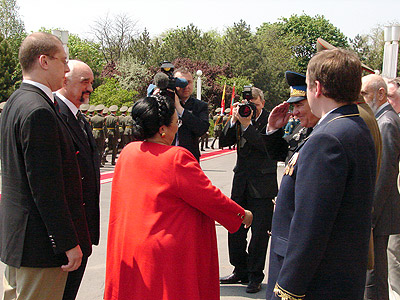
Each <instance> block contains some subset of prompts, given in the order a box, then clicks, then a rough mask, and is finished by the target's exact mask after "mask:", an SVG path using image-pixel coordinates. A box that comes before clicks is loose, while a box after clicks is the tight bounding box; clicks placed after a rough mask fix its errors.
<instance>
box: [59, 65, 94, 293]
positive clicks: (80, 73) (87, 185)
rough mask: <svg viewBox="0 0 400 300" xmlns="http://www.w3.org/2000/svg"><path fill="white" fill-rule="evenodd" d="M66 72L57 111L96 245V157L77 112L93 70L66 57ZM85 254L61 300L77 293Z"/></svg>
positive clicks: (86, 127)
mask: <svg viewBox="0 0 400 300" xmlns="http://www.w3.org/2000/svg"><path fill="white" fill-rule="evenodd" d="M68 66H69V69H70V71H69V72H68V73H67V74H65V79H64V83H63V87H62V88H61V89H60V90H58V91H57V92H56V95H55V99H56V100H57V103H58V105H59V107H60V113H61V116H62V118H63V119H64V121H65V122H66V123H67V125H68V127H69V129H70V131H71V133H72V136H73V138H74V140H75V142H76V145H77V152H78V155H77V157H78V164H79V169H80V173H81V178H82V192H83V201H84V205H85V214H86V220H87V224H88V228H89V233H90V239H91V241H92V244H94V245H98V244H99V236H100V209H99V196H100V160H99V153H98V151H97V147H96V141H95V140H94V138H93V134H92V130H91V128H90V125H89V123H88V122H87V121H86V119H85V118H84V117H83V115H82V113H81V112H80V111H79V106H80V105H81V104H82V103H88V102H89V96H90V94H91V92H92V91H93V87H92V84H93V79H94V78H93V72H92V70H91V69H90V67H89V66H88V65H87V64H85V63H84V62H81V61H77V60H70V61H69V62H68ZM87 259H88V257H87V256H85V255H84V256H83V258H82V264H81V266H80V267H79V269H78V270H76V271H74V272H70V273H69V274H68V279H67V284H66V286H65V290H64V296H63V300H70V299H71V300H73V299H75V297H76V294H77V293H78V289H79V285H80V283H81V281H82V277H83V273H84V271H85V268H86V263H87Z"/></svg>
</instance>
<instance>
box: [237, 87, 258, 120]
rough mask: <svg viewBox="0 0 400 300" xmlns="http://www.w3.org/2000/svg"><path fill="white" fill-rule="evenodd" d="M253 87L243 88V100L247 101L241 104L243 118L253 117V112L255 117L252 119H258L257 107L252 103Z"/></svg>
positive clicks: (240, 112)
mask: <svg viewBox="0 0 400 300" xmlns="http://www.w3.org/2000/svg"><path fill="white" fill-rule="evenodd" d="M251 89H252V86H251V85H245V86H244V87H243V92H242V96H243V99H244V100H246V101H245V102H243V103H239V105H238V106H239V111H238V112H239V115H240V116H241V117H243V118H247V117H248V116H250V115H251V112H252V111H253V116H252V118H253V119H254V118H255V117H256V112H257V107H256V106H255V104H254V103H252V102H250V100H251V99H253V95H252V92H251Z"/></svg>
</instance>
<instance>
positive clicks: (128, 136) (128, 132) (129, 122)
mask: <svg viewBox="0 0 400 300" xmlns="http://www.w3.org/2000/svg"><path fill="white" fill-rule="evenodd" d="M131 112H132V106H131V107H129V108H128V114H127V116H126V120H125V131H124V137H125V145H127V144H129V143H130V142H132V141H133V136H132V127H133V119H132V116H131Z"/></svg>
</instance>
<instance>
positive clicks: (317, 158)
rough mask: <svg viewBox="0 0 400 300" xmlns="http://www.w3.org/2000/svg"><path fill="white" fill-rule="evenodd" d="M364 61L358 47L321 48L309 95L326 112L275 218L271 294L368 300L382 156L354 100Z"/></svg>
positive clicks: (285, 184) (289, 178)
mask: <svg viewBox="0 0 400 300" xmlns="http://www.w3.org/2000/svg"><path fill="white" fill-rule="evenodd" d="M361 73H362V71H361V63H360V61H359V59H358V58H357V57H356V56H355V55H354V54H352V53H351V52H348V51H345V50H339V49H336V50H327V51H323V52H320V53H318V54H316V55H315V56H314V57H313V58H312V59H311V60H310V62H309V64H308V68H307V75H306V76H307V80H306V82H307V100H308V103H309V105H310V108H311V111H312V113H313V114H314V115H315V116H316V117H318V118H320V121H319V122H318V124H317V125H316V126H315V127H314V130H313V132H312V134H311V135H310V136H309V137H308V139H307V141H306V142H305V143H303V145H302V146H301V147H299V149H297V151H296V152H295V153H294V155H293V156H292V158H291V159H290V161H289V162H288V165H287V166H286V169H285V172H284V176H283V178H282V182H281V186H280V190H279V194H278V197H277V200H276V207H275V212H274V217H273V221H272V237H271V252H270V265H269V276H268V286H267V299H279V298H282V299H303V298H305V299H362V297H363V293H364V286H365V270H366V268H367V256H368V242H369V237H370V230H371V229H370V226H371V224H370V220H371V207H372V198H373V191H374V184H375V173H376V161H375V149H374V143H373V140H372V137H371V134H370V132H369V129H368V127H367V125H366V124H365V122H364V121H363V119H362V118H361V117H360V116H359V112H358V109H357V106H356V105H355V104H353V103H354V102H355V101H356V100H357V98H358V95H359V93H360V89H361Z"/></svg>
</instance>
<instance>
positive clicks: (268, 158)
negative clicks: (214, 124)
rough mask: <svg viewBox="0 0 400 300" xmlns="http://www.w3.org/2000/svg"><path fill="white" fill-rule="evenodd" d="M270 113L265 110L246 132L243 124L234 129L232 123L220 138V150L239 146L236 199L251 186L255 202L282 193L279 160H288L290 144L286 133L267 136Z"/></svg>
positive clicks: (234, 182)
mask: <svg viewBox="0 0 400 300" xmlns="http://www.w3.org/2000/svg"><path fill="white" fill-rule="evenodd" d="M268 116H269V113H268V112H267V111H266V110H264V109H263V111H262V113H261V115H260V117H259V118H258V119H257V121H253V122H254V123H253V124H251V125H249V127H248V128H247V129H246V130H245V131H244V132H242V130H241V126H240V122H236V123H235V125H234V126H233V127H230V123H231V122H228V123H227V124H226V125H225V127H224V129H223V131H222V134H221V136H220V146H221V147H227V146H231V145H234V144H237V161H236V166H235V168H234V169H233V171H234V173H235V175H234V178H233V184H232V198H234V197H237V196H240V195H242V194H243V193H244V191H245V188H246V185H249V188H250V189H249V190H250V196H251V197H253V198H273V197H275V196H276V194H277V192H278V184H277V179H276V165H277V160H284V159H285V157H286V154H287V143H286V141H285V140H284V139H283V138H282V136H283V130H282V129H279V130H278V131H277V132H275V133H273V134H272V135H266V127H267V123H268Z"/></svg>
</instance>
